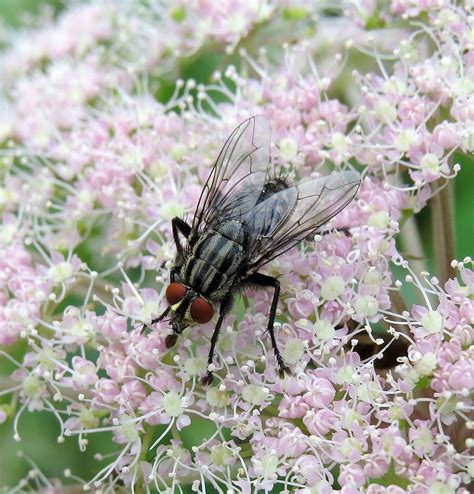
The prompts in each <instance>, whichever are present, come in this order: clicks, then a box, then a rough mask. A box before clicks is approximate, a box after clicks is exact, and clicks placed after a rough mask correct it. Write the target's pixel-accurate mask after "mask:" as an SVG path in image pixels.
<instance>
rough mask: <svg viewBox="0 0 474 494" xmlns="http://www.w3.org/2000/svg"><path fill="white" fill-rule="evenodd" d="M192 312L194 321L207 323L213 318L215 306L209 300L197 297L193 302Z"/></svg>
mask: <svg viewBox="0 0 474 494" xmlns="http://www.w3.org/2000/svg"><path fill="white" fill-rule="evenodd" d="M190 312H191V317H192V318H193V321H194V322H197V323H198V324H206V322H209V321H210V320H211V319H212V316H213V315H214V308H213V307H212V305H211V304H210V303H209V302H208V301H207V300H204V299H203V298H202V297H197V298H195V299H194V300H193V301H192V302H191V308H190Z"/></svg>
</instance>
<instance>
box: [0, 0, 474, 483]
mask: <svg viewBox="0 0 474 494" xmlns="http://www.w3.org/2000/svg"><path fill="white" fill-rule="evenodd" d="M65 3H66V2H65V1H61V0H47V1H45V0H0V21H2V23H3V24H5V25H6V26H7V27H17V26H19V25H21V24H22V16H24V15H25V14H27V15H28V14H34V15H36V14H37V13H39V12H40V11H41V9H43V8H45V7H49V8H51V9H53V12H54V13H55V14H57V13H59V12H60V11H61V9H63V8H64V5H65ZM206 57H207V58H206ZM206 57H204V58H202V57H201V58H200V59H199V60H197V61H196V60H193V61H192V62H190V63H189V64H188V65H185V66H183V67H182V75H183V76H184V77H185V78H186V77H192V78H194V79H195V80H197V81H198V82H208V80H209V77H210V75H211V74H212V72H213V70H214V69H215V68H216V64H217V63H219V61H220V60H221V59H222V57H219V56H215V55H207V56H206ZM0 70H1V68H0ZM457 160H458V161H459V162H460V164H461V165H462V170H461V172H460V173H459V176H458V177H457V179H456V180H455V206H456V232H457V235H456V241H457V249H456V252H457V258H458V259H462V258H464V257H465V256H468V255H471V256H472V255H473V254H474V252H473V251H474V249H473V245H474V242H473V239H474V220H473V218H474V200H473V197H472V190H473V184H474V161H473V159H472V157H471V158H469V157H466V156H462V155H458V156H457ZM417 223H418V225H419V227H420V233H421V237H422V240H423V244H424V247H425V252H427V253H428V255H431V252H432V248H431V246H432V245H433V241H435V239H433V236H432V228H431V215H430V209H429V208H426V209H425V210H424V211H422V213H421V214H420V215H418V217H417ZM428 264H429V266H430V268H431V269H433V262H432V259H430V258H429V259H428ZM9 350H11V349H9ZM13 350H14V351H13V353H14V354H17V355H18V357H20V355H22V354H23V348H22V345H21V344H19V345H18V346H17V347H16V348H15V349H13ZM11 370H12V366H11V365H10V364H9V363H7V362H5V361H4V359H1V358H0V376H2V375H3V376H5V375H7V374H8V372H11ZM0 379H1V378H0ZM19 431H20V434H21V436H22V440H21V442H19V443H17V442H15V441H14V440H13V432H12V424H11V421H9V422H8V423H6V424H1V425H0V489H1V488H2V487H3V486H7V485H8V486H12V485H13V484H14V483H16V482H18V480H19V479H21V478H23V477H24V476H25V475H26V473H27V472H28V470H29V468H30V466H29V465H28V463H27V462H26V461H25V460H24V459H21V458H18V457H17V452H18V451H24V452H25V453H26V454H27V455H28V456H29V457H31V458H32V459H34V461H35V462H37V465H38V466H39V467H40V469H41V470H42V471H43V472H44V473H45V474H46V475H47V476H48V477H55V476H61V474H62V472H63V470H64V469H65V468H70V469H71V470H72V471H73V472H75V473H80V474H81V475H82V476H84V477H85V478H90V476H92V474H93V472H95V471H97V461H96V460H95V459H94V454H95V453H96V452H98V451H100V452H101V453H104V452H106V451H107V450H113V444H112V443H111V441H110V438H109V437H108V436H107V435H106V434H102V435H100V434H97V435H92V436H90V437H89V440H90V445H89V447H88V449H87V451H86V452H85V453H80V452H79V450H78V447H77V441H76V439H75V438H66V441H65V442H64V443H63V444H58V443H57V441H56V437H57V435H58V433H59V426H58V423H57V421H56V419H55V418H54V416H53V414H50V413H37V412H36V413H35V414H30V413H28V412H26V413H24V414H23V416H22V418H21V420H20V423H19ZM189 441H190V442H194V441H193V439H192V438H189Z"/></svg>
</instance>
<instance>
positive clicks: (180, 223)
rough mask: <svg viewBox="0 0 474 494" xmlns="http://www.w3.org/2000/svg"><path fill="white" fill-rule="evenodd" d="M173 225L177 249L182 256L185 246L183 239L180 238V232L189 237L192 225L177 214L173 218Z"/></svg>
mask: <svg viewBox="0 0 474 494" xmlns="http://www.w3.org/2000/svg"><path fill="white" fill-rule="evenodd" d="M171 226H172V228H173V238H174V242H175V244H176V250H177V251H178V256H180V257H181V256H182V255H183V252H184V249H183V246H182V245H181V240H180V238H179V235H178V233H181V234H182V235H183V236H184V238H186V239H187V238H188V237H189V235H190V233H191V226H190V225H188V224H187V223H186V221H184V220H183V219H181V218H178V217H177V216H176V217H174V218H173V219H172V220H171Z"/></svg>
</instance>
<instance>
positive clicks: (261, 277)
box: [243, 273, 290, 377]
mask: <svg viewBox="0 0 474 494" xmlns="http://www.w3.org/2000/svg"><path fill="white" fill-rule="evenodd" d="M243 283H244V284H248V285H257V286H261V287H271V288H273V289H274V292H273V300H272V305H271V307H270V315H269V317H268V328H267V331H268V332H269V333H270V340H271V342H272V347H273V351H274V352H275V358H276V361H277V364H278V375H279V376H280V377H284V375H285V374H288V373H289V372H290V368H289V367H288V366H287V365H286V364H285V361H284V360H283V357H282V355H281V353H280V350H279V349H278V345H277V342H276V338H275V331H274V329H273V325H274V323H275V316H276V310H277V306H278V297H279V296H280V282H279V281H278V280H277V279H276V278H272V277H271V276H267V275H265V274H261V273H253V274H251V275H250V276H248V277H247V278H245V279H244V280H243Z"/></svg>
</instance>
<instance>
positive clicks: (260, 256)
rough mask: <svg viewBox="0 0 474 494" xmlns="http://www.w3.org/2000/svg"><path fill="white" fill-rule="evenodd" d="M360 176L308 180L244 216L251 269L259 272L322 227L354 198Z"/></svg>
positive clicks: (277, 195) (341, 174) (275, 195)
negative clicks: (265, 265) (247, 232)
mask: <svg viewBox="0 0 474 494" xmlns="http://www.w3.org/2000/svg"><path fill="white" fill-rule="evenodd" d="M359 185H360V175H359V174H358V173H357V172H354V171H346V172H340V173H335V174H333V175H328V176H325V177H321V178H316V179H310V180H305V181H304V182H301V183H300V184H298V185H295V186H293V187H289V188H287V189H284V190H282V191H280V192H277V193H275V194H273V195H271V196H270V197H269V198H268V199H266V200H265V201H263V202H261V203H259V204H257V205H256V206H255V207H254V208H253V209H252V211H250V212H249V213H248V214H247V215H246V217H245V224H246V225H247V226H248V230H249V237H250V239H249V243H250V251H249V257H250V259H253V262H252V263H251V266H250V268H251V269H252V270H255V269H258V268H259V267H261V266H263V265H264V264H266V263H267V262H269V261H271V260H272V259H274V258H275V257H277V256H279V255H281V254H283V253H284V252H286V251H287V250H288V249H291V248H292V247H294V246H295V245H296V244H297V243H298V242H300V241H302V240H303V239H305V238H306V237H308V236H309V235H311V234H314V233H316V231H317V230H318V229H319V228H321V226H323V225H324V224H325V223H327V222H328V221H329V220H330V219H331V218H333V217H334V216H335V215H336V214H337V213H339V211H341V210H342V209H344V208H345V207H346V206H347V205H348V204H349V202H350V201H352V199H353V198H354V196H355V194H356V192H357V190H358V188H359Z"/></svg>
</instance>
